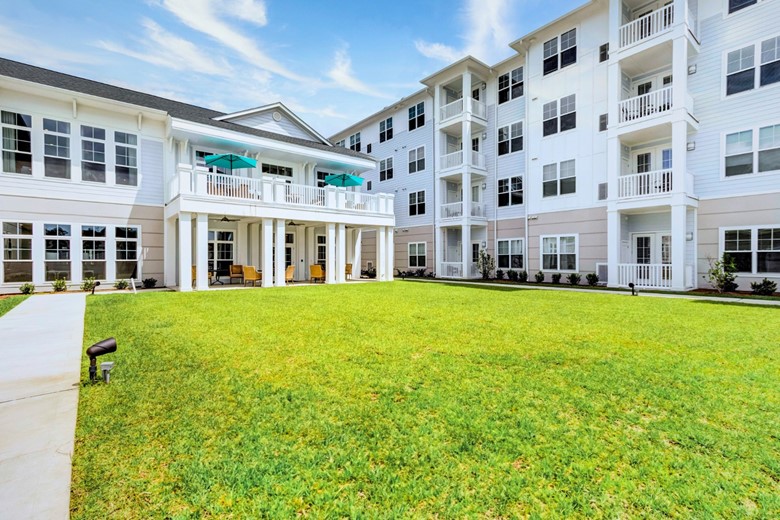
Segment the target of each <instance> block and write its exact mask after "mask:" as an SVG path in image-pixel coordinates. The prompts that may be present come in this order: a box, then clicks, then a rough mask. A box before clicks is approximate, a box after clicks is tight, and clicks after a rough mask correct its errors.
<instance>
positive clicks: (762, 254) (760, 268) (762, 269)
mask: <svg viewBox="0 0 780 520" xmlns="http://www.w3.org/2000/svg"><path fill="white" fill-rule="evenodd" d="M723 255H724V256H728V257H729V258H731V259H732V260H733V261H734V263H735V264H736V266H737V271H739V272H741V273H752V274H758V273H780V227H776V228H771V227H752V228H745V229H729V230H726V231H724V233H723Z"/></svg>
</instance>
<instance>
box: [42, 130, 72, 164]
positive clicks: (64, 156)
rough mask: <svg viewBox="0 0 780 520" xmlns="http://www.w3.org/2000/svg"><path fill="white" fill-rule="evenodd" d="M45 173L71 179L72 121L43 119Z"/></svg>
mask: <svg viewBox="0 0 780 520" xmlns="http://www.w3.org/2000/svg"><path fill="white" fill-rule="evenodd" d="M43 175H44V176H46V177H52V178H55V179H70V123H68V122H66V121H57V120H56V119H47V118H44V119H43Z"/></svg>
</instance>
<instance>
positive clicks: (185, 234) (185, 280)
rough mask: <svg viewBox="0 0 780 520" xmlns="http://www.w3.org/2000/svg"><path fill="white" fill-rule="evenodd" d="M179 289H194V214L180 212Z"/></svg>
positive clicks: (185, 290) (183, 290)
mask: <svg viewBox="0 0 780 520" xmlns="http://www.w3.org/2000/svg"><path fill="white" fill-rule="evenodd" d="M179 290H180V291H182V292H188V291H191V290H192V214H191V213H189V212H187V211H182V212H179Z"/></svg>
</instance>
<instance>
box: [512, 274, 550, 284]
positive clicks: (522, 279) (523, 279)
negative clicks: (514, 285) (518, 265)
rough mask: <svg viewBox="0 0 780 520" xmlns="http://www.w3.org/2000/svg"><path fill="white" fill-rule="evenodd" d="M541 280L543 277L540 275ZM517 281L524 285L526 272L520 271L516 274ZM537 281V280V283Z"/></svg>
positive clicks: (526, 276)
mask: <svg viewBox="0 0 780 520" xmlns="http://www.w3.org/2000/svg"><path fill="white" fill-rule="evenodd" d="M542 280H544V275H542ZM517 281H518V282H520V283H525V282H527V281H528V271H520V272H519V273H517ZM538 281H539V280H537V282H538Z"/></svg>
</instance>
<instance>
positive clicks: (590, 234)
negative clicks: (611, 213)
mask: <svg viewBox="0 0 780 520" xmlns="http://www.w3.org/2000/svg"><path fill="white" fill-rule="evenodd" d="M528 235H529V240H528V243H529V245H528V256H529V257H530V259H529V260H530V261H529V262H528V265H529V268H528V272H529V276H530V275H531V273H536V272H538V271H542V270H543V269H542V267H541V266H542V260H541V255H540V249H541V237H542V236H543V235H576V236H577V264H578V269H577V272H579V273H592V272H595V271H596V264H597V263H602V262H606V261H607V212H606V209H605V208H590V209H581V210H577V211H559V212H556V213H543V214H541V215H539V217H538V218H537V219H536V220H531V221H530V222H529V227H528ZM562 272H570V271H562Z"/></svg>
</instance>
